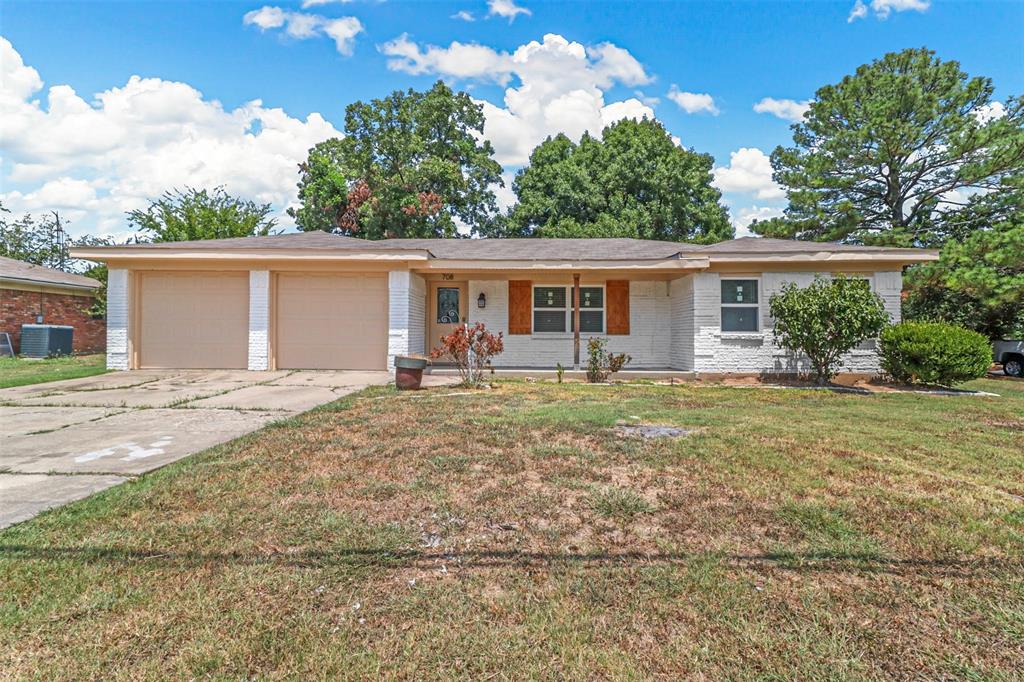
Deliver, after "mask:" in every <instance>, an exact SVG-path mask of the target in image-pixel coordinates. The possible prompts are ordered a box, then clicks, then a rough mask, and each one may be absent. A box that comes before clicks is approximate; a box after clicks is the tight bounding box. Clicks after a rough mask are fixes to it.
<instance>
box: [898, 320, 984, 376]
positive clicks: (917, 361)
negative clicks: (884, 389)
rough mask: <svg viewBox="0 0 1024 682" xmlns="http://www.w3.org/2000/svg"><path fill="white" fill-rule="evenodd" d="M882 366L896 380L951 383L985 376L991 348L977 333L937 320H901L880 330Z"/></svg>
mask: <svg viewBox="0 0 1024 682" xmlns="http://www.w3.org/2000/svg"><path fill="white" fill-rule="evenodd" d="M880 352H881V354H882V369H883V370H885V372H886V373H887V374H889V376H891V377H892V378H893V379H895V380H896V381H902V382H907V383H922V384H939V385H941V386H952V385H954V384H959V383H963V382H964V381H970V380H971V379H977V378H978V377H983V376H985V373H986V372H987V371H988V368H989V366H990V365H991V364H992V347H991V346H990V345H989V342H988V339H986V338H985V337H984V336H982V335H981V334H979V333H978V332H973V331H970V330H969V329H964V328H963V327H957V326H955V325H951V324H943V323H941V322H903V323H902V324H897V325H894V326H892V327H889V328H888V329H886V330H885V331H883V332H882V338H881V348H880Z"/></svg>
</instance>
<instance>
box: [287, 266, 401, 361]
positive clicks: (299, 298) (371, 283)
mask: <svg viewBox="0 0 1024 682" xmlns="http://www.w3.org/2000/svg"><path fill="white" fill-rule="evenodd" d="M276 311H277V312H276V319H277V326H276V329H277V333H276V338H277V346H276V353H275V354H276V356H277V366H278V367H280V368H281V369H384V368H385V367H386V365H387V348H388V282H387V276H386V275H337V274H288V273H281V274H280V275H278V278H277V308H276Z"/></svg>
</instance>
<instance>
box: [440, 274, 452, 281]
mask: <svg viewBox="0 0 1024 682" xmlns="http://www.w3.org/2000/svg"><path fill="white" fill-rule="evenodd" d="M441 279H443V280H444V281H446V282H450V281H452V280H453V279H455V275H453V274H452V273H450V272H442V273H441Z"/></svg>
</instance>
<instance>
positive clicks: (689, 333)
mask: <svg viewBox="0 0 1024 682" xmlns="http://www.w3.org/2000/svg"><path fill="white" fill-rule="evenodd" d="M669 294H670V296H669V305H670V307H671V320H672V333H671V339H672V345H671V347H670V350H669V366H670V367H671V368H672V369H680V370H692V369H693V277H692V276H686V277H682V278H680V279H674V280H672V281H671V282H669Z"/></svg>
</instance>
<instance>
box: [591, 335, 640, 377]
mask: <svg viewBox="0 0 1024 682" xmlns="http://www.w3.org/2000/svg"><path fill="white" fill-rule="evenodd" d="M607 343H608V341H607V340H606V339H590V340H589V341H587V381H589V382H590V383H592V384H600V383H604V382H605V381H607V380H608V377H609V376H611V375H612V374H614V373H615V372H618V371H619V370H620V369H622V368H623V367H625V366H626V364H627V363H629V361H630V360H632V359H633V358H632V357H630V356H628V355H626V354H625V353H609V352H608V351H606V350H605V345H606V344H607Z"/></svg>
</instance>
